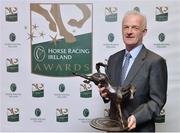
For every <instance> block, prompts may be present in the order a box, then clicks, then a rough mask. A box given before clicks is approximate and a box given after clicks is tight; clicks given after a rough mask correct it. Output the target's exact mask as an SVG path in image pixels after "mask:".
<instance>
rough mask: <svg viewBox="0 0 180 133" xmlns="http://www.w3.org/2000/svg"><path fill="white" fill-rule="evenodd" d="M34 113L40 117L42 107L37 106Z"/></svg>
mask: <svg viewBox="0 0 180 133" xmlns="http://www.w3.org/2000/svg"><path fill="white" fill-rule="evenodd" d="M34 114H35V115H36V116H37V117H39V116H40V115H41V109H40V108H36V109H35V111H34Z"/></svg>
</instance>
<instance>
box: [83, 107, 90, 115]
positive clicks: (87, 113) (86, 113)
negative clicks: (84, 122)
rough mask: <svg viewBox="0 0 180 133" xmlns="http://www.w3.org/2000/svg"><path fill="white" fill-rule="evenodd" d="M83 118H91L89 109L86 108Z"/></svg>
mask: <svg viewBox="0 0 180 133" xmlns="http://www.w3.org/2000/svg"><path fill="white" fill-rule="evenodd" d="M83 116H84V117H88V116H89V110H88V109H87V108H85V109H84V110H83Z"/></svg>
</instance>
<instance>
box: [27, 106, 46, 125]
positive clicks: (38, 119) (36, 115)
mask: <svg viewBox="0 0 180 133" xmlns="http://www.w3.org/2000/svg"><path fill="white" fill-rule="evenodd" d="M30 120H31V121H33V122H34V123H42V122H43V121H45V120H46V118H44V117H42V111H41V109H40V108H35V110H34V117H31V118H30Z"/></svg>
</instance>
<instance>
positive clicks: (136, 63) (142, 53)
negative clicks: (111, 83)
mask: <svg viewBox="0 0 180 133" xmlns="http://www.w3.org/2000/svg"><path fill="white" fill-rule="evenodd" d="M146 53H147V49H146V48H145V47H144V46H143V47H142V49H141V51H140V53H139V54H138V55H137V57H136V59H135V61H134V63H133V65H132V67H131V69H130V71H129V73H128V75H127V77H126V79H125V81H124V85H128V84H130V83H131V82H132V80H133V78H134V77H135V75H136V74H137V72H138V71H139V70H140V68H141V67H142V65H143V64H144V59H145V57H146Z"/></svg>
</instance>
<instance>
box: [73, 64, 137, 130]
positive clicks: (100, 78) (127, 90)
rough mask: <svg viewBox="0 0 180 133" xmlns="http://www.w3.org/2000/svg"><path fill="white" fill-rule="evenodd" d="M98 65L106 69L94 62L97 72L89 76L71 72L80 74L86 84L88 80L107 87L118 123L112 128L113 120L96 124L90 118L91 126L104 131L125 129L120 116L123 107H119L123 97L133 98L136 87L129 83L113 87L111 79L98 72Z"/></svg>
mask: <svg viewBox="0 0 180 133" xmlns="http://www.w3.org/2000/svg"><path fill="white" fill-rule="evenodd" d="M100 66H102V67H104V68H105V70H106V67H107V65H106V64H103V63H101V62H99V63H97V64H96V70H97V73H94V74H92V75H91V76H87V75H83V74H79V73H77V72H73V74H74V75H75V76H80V77H82V78H84V79H86V80H84V83H87V84H88V83H90V82H94V84H95V85H98V84H101V85H102V86H107V87H108V90H107V93H108V96H109V99H110V100H111V102H115V105H116V108H117V109H118V111H117V114H116V116H117V120H118V123H119V128H113V126H114V125H113V122H114V121H113V120H109V121H108V122H107V120H106V122H102V123H101V124H104V125H102V126H101V125H98V126H97V123H96V122H94V121H93V120H92V121H93V122H91V126H93V127H94V128H97V129H100V130H104V131H124V130H126V129H127V122H126V121H124V120H123V116H122V110H123V108H121V104H122V102H123V99H124V98H125V97H128V98H129V99H133V98H134V93H135V91H136V88H135V86H133V85H131V84H129V85H127V86H124V87H114V86H113V84H112V81H111V80H110V79H109V77H108V76H107V74H104V73H101V72H100ZM96 120H99V119H96ZM116 123H117V122H116ZM106 126H107V128H106ZM111 126H112V127H111Z"/></svg>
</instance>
